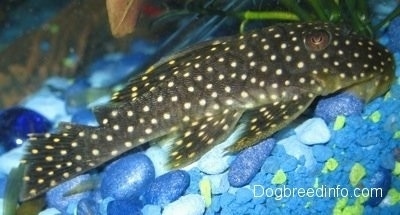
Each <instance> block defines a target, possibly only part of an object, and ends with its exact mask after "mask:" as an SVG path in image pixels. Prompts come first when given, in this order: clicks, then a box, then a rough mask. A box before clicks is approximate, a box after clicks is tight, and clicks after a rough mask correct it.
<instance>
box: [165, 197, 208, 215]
mask: <svg viewBox="0 0 400 215" xmlns="http://www.w3.org/2000/svg"><path fill="white" fill-rule="evenodd" d="M205 207H206V204H205V202H204V199H203V197H202V196H201V195H199V194H188V195H186V196H182V197H180V198H179V199H178V200H176V201H174V202H172V203H170V204H168V205H166V206H165V208H164V211H163V215H175V214H188V215H189V214H190V215H203V213H204V210H205Z"/></svg>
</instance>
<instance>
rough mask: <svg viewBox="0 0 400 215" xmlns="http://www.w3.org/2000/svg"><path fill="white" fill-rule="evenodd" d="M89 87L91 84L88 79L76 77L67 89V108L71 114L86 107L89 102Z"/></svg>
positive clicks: (65, 95)
mask: <svg viewBox="0 0 400 215" xmlns="http://www.w3.org/2000/svg"><path fill="white" fill-rule="evenodd" d="M89 88H90V84H89V83H88V82H87V81H86V80H84V79H76V80H75V82H74V84H72V85H71V86H70V87H69V88H68V89H67V90H66V91H65V94H64V97H65V102H66V110H67V112H68V113H69V114H74V113H76V112H78V111H80V110H84V109H86V106H87V104H88V101H87V96H86V92H87V90H88V89H89Z"/></svg>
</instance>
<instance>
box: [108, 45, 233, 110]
mask: <svg viewBox="0 0 400 215" xmlns="http://www.w3.org/2000/svg"><path fill="white" fill-rule="evenodd" d="M229 38H230V37H226V38H221V39H220V40H213V41H205V42H202V43H199V44H197V45H194V46H192V47H191V48H190V49H185V50H182V51H180V52H177V53H175V54H173V55H171V56H169V57H165V58H162V59H161V60H160V61H158V62H157V63H156V64H154V65H153V66H151V67H149V68H148V69H147V70H146V71H145V72H143V73H141V74H139V75H136V76H134V77H133V78H132V79H130V80H129V83H128V84H127V85H126V86H125V87H124V88H123V89H121V90H119V91H117V92H116V93H114V95H113V96H112V99H111V103H120V102H129V101H132V100H135V99H136V98H137V96H138V95H142V94H143V93H146V92H148V91H150V90H151V89H152V88H154V87H156V86H155V84H157V83H160V82H162V81H165V80H164V79H166V78H167V77H166V76H168V77H172V76H173V74H174V72H175V71H178V70H179V69H182V66H186V63H188V62H190V64H191V65H193V64H195V63H196V62H198V61H202V60H203V59H196V57H197V55H196V54H193V53H204V52H206V51H208V50H209V49H212V48H213V47H217V46H220V45H222V44H223V43H224V42H225V41H227V40H228V39H229ZM203 49H204V51H203Z"/></svg>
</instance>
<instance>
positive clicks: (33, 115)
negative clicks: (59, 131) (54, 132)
mask: <svg viewBox="0 0 400 215" xmlns="http://www.w3.org/2000/svg"><path fill="white" fill-rule="evenodd" d="M51 127H52V123H51V122H50V121H49V120H48V119H47V118H46V117H44V116H43V115H41V114H39V113H37V112H35V111H33V110H30V109H26V108H22V107H14V108H10V109H6V110H4V111H2V112H1V113H0V143H1V147H2V148H3V149H4V150H5V151H9V150H11V149H13V148H15V147H18V146H21V145H22V143H23V142H24V141H25V140H27V139H28V134H30V133H45V132H47V131H49V130H50V129H51Z"/></svg>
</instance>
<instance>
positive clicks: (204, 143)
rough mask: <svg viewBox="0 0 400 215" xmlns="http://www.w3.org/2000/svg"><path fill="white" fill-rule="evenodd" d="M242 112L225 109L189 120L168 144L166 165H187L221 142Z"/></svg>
mask: <svg viewBox="0 0 400 215" xmlns="http://www.w3.org/2000/svg"><path fill="white" fill-rule="evenodd" d="M242 112H243V111H238V110H228V109H226V110H225V111H224V112H223V113H220V114H216V115H212V116H208V117H203V118H201V119H199V120H197V121H193V122H191V124H190V125H188V126H187V127H185V128H183V129H182V131H181V132H180V135H179V136H177V137H176V138H175V141H174V143H173V144H172V145H171V146H169V152H170V153H169V154H170V157H169V162H168V166H169V167H170V168H178V167H180V166H184V165H187V164H188V163H190V161H192V160H196V159H198V158H200V157H201V156H202V155H203V154H205V153H206V152H207V151H208V150H210V149H211V148H212V147H213V146H215V145H217V144H219V143H221V142H223V141H224V140H225V139H226V138H227V137H228V136H229V135H230V134H231V132H232V131H233V130H234V129H235V127H236V125H237V122H238V121H239V119H240V117H241V116H242Z"/></svg>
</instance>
